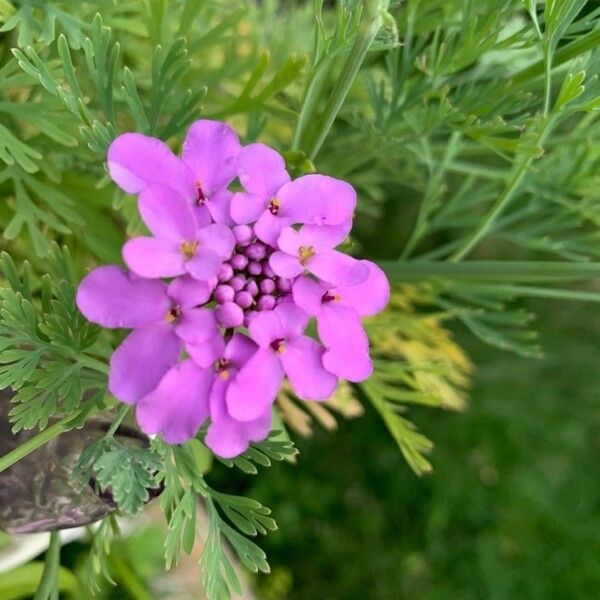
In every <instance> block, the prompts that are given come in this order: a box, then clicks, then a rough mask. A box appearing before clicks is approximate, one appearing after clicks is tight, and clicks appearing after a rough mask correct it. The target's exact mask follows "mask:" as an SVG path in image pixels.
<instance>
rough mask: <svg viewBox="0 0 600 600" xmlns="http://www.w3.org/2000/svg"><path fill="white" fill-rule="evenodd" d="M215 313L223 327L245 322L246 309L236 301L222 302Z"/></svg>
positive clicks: (236, 325) (237, 325)
mask: <svg viewBox="0 0 600 600" xmlns="http://www.w3.org/2000/svg"><path fill="white" fill-rule="evenodd" d="M215 314H216V317H217V320H218V321H219V323H220V324H221V325H223V327H239V326H240V325H242V324H243V323H244V311H243V310H242V309H241V308H240V307H239V306H238V305H237V304H236V303H235V302H226V303H225V304H221V306H219V307H218V308H217V309H216V310H215Z"/></svg>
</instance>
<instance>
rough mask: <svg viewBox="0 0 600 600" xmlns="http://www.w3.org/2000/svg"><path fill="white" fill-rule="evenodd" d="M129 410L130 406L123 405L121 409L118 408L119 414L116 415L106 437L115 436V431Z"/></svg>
mask: <svg viewBox="0 0 600 600" xmlns="http://www.w3.org/2000/svg"><path fill="white" fill-rule="evenodd" d="M130 408H131V406H129V404H123V405H122V406H121V408H119V412H118V413H117V416H116V417H115V420H114V421H113V424H112V425H111V426H110V429H109V430H108V431H107V432H106V435H107V437H108V436H110V437H112V436H113V435H115V433H116V432H117V429H119V426H120V425H121V423H122V422H123V419H124V418H125V417H126V416H127V413H128V412H129V409H130Z"/></svg>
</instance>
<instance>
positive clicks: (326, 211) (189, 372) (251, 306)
mask: <svg viewBox="0 0 600 600" xmlns="http://www.w3.org/2000/svg"><path fill="white" fill-rule="evenodd" d="M108 167H109V171H110V174H111V177H112V179H113V180H114V181H115V182H116V183H117V184H118V185H119V186H120V187H121V188H122V189H123V190H124V191H125V192H127V193H129V194H136V195H138V196H139V200H138V206H139V211H140V214H141V217H142V219H143V221H144V223H145V224H146V226H147V228H148V230H149V232H150V234H151V235H149V236H143V237H136V238H133V239H131V240H129V241H128V242H127V243H126V244H125V246H124V247H123V259H124V261H125V264H126V265H127V267H128V270H124V269H122V268H121V267H119V266H103V267H99V268H97V269H95V270H93V271H92V272H90V273H89V274H88V275H87V276H86V277H85V278H84V280H83V281H82V282H81V285H80V286H79V289H78V292H77V304H78V306H79V309H80V310H81V311H82V313H83V314H84V315H85V316H86V317H87V318H88V319H89V320H91V321H94V322H95V323H98V324H100V325H102V326H104V327H109V328H128V329H133V331H132V332H131V333H129V335H128V336H127V337H126V338H125V340H124V341H123V343H122V344H121V345H120V346H119V347H118V348H117V349H116V351H115V352H114V354H113V356H112V358H111V364H110V375H109V389H110V391H111V393H112V394H113V395H114V396H115V397H116V398H118V399H119V400H121V401H122V402H125V403H128V404H135V405H136V416H137V420H138V423H139V424H140V427H141V428H142V429H143V430H144V431H145V432H146V433H148V434H161V435H162V436H163V438H164V439H165V441H167V442H169V443H173V444H176V443H182V442H184V441H185V440H187V439H189V438H191V437H193V436H195V435H196V434H197V432H198V430H199V428H200V427H201V426H202V425H203V423H205V422H206V421H209V423H210V424H209V427H208V431H207V435H206V440H205V441H206V443H207V445H208V446H209V447H210V448H211V449H212V450H213V451H214V452H215V453H216V454H218V455H220V456H223V457H233V456H236V455H238V454H240V453H241V452H243V451H244V450H245V449H246V448H247V447H248V444H249V443H250V442H251V441H260V440H262V439H264V438H265V437H266V436H267V435H268V433H269V431H270V429H271V413H272V405H273V402H274V401H275V398H276V395H277V392H278V390H279V388H280V386H281V384H282V381H283V379H284V377H285V376H287V377H288V379H289V381H290V384H291V386H292V388H293V389H294V391H295V393H296V394H297V395H298V397H299V398H302V399H305V400H325V399H327V398H329V397H330V396H331V395H332V394H333V392H334V391H335V388H336V386H337V383H338V380H339V379H347V380H349V381H354V382H356V381H362V380H364V379H366V378H367V377H369V375H370V373H371V370H372V364H371V360H370V358H369V342H368V339H367V336H366V334H365V332H364V330H363V328H362V325H361V317H362V316H365V315H373V314H375V313H377V312H378V311H380V310H382V309H383V308H384V307H385V305H386V303H387V301H388V297H389V286H388V282H387V280H386V277H385V275H384V274H383V272H382V271H381V270H380V269H379V268H378V267H377V266H376V265H374V264H373V263H371V262H369V261H365V260H356V259H355V258H352V257H351V256H348V255H346V254H343V253H342V252H339V251H338V250H336V249H335V248H336V246H338V245H339V244H340V243H341V242H342V241H343V240H344V239H345V238H346V237H347V236H348V233H349V231H350V229H351V226H352V215H353V212H354V208H355V205H356V194H355V192H354V190H353V188H352V187H351V186H350V185H349V184H348V183H345V182H344V181H340V180H337V179H333V178H331V177H326V176H324V175H316V174H315V175H306V176H303V177H299V178H297V179H295V180H294V181H292V180H291V178H290V176H289V174H288V173H287V171H286V167H285V162H284V160H283V158H282V157H281V156H280V155H279V154H278V153H277V152H275V151H274V150H273V149H271V148H269V147H268V146H265V145H263V144H251V145H249V146H245V147H242V146H241V144H240V142H239V139H238V137H237V135H236V133H235V132H234V131H233V129H232V128H231V127H229V126H228V125H227V124H225V123H221V122H216V121H208V120H204V121H197V122H196V123H194V124H193V125H192V127H191V128H190V130H189V132H188V134H187V138H186V140H185V143H184V146H183V152H182V156H181V158H179V157H177V156H176V155H175V154H173V152H172V151H171V150H170V148H169V147H168V146H167V145H166V144H164V143H163V142H161V141H160V140H158V139H155V138H150V137H147V136H144V135H141V134H137V133H126V134H124V135H121V136H119V137H118V138H117V139H116V140H115V141H114V142H113V144H112V145H111V147H110V149H109V152H108ZM236 181H239V185H237V184H236V185H237V188H238V190H239V189H240V188H241V190H242V191H236V192H234V191H231V190H230V187H231V186H232V184H234V183H235V182H236ZM312 317H314V318H315V319H316V330H317V332H318V336H319V338H320V343H319V342H318V341H317V340H315V339H314V338H313V337H309V336H308V335H306V334H305V330H306V327H307V324H308V322H309V320H310V319H311V318H312Z"/></svg>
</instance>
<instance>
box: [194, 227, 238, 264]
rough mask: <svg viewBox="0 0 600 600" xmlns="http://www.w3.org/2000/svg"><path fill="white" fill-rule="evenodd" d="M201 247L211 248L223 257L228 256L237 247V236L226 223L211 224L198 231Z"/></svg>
mask: <svg viewBox="0 0 600 600" xmlns="http://www.w3.org/2000/svg"><path fill="white" fill-rule="evenodd" d="M198 240H199V241H200V247H201V248H202V247H204V248H207V249H209V250H210V251H211V252H214V253H215V254H217V255H218V256H220V257H221V258H228V257H229V256H230V254H231V252H232V251H233V249H234V247H235V237H234V235H233V233H232V232H231V229H229V227H226V226H225V225H209V226H208V227H204V229H201V230H200V231H199V232H198Z"/></svg>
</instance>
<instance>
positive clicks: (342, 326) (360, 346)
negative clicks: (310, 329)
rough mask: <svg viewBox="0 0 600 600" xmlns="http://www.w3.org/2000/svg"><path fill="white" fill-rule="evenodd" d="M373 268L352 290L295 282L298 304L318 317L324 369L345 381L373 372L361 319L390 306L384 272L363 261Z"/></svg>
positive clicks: (304, 279)
mask: <svg viewBox="0 0 600 600" xmlns="http://www.w3.org/2000/svg"><path fill="white" fill-rule="evenodd" d="M361 264H363V265H366V266H367V267H368V269H369V276H368V279H367V280H366V281H364V282H363V283H360V284H358V285H355V286H351V287H331V286H326V285H324V284H322V283H319V282H318V281H315V280H314V279H310V278H308V277H298V279H296V281H295V283H294V288H293V294H294V302H295V303H296V304H297V305H298V306H300V307H301V308H302V309H303V310H304V311H306V312H307V313H308V314H309V315H312V316H314V317H316V318H317V331H318V334H319V338H320V340H321V341H322V342H323V344H324V345H325V353H324V354H323V366H324V367H325V368H326V369H327V370H328V371H329V372H331V373H334V374H335V375H337V376H338V377H340V378H341V379H347V380H348V381H354V382H358V381H364V380H365V379H368V377H369V376H370V375H371V372H372V370H373V364H372V362H371V359H370V357H369V340H368V338H367V334H366V333H365V331H364V329H363V327H362V323H361V317H364V316H369V315H374V314H377V313H378V312H380V311H382V310H383V309H384V308H385V306H386V305H387V303H388V301H389V297H390V287H389V284H388V281H387V278H386V276H385V274H384V273H383V271H382V270H381V269H380V268H379V267H378V266H377V265H375V264H374V263H372V262H369V261H367V260H363V261H361Z"/></svg>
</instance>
